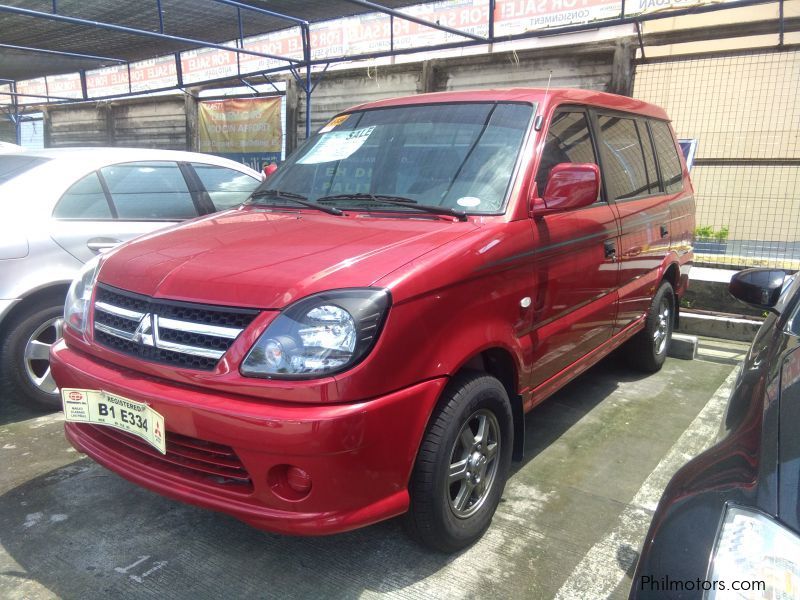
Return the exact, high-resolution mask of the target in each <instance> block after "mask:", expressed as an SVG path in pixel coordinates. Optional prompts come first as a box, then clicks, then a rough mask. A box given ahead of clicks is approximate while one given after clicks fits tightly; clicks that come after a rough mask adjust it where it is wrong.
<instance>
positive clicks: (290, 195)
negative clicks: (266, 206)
mask: <svg viewBox="0 0 800 600" xmlns="http://www.w3.org/2000/svg"><path fill="white" fill-rule="evenodd" d="M256 198H278V199H284V200H290V201H292V202H295V203H297V204H301V205H302V206H307V207H308V208H316V209H317V210H321V211H322V212H324V213H328V214H329V215H336V216H341V215H343V214H344V213H343V212H342V211H341V210H339V209H338V208H335V207H333V206H324V205H321V204H317V203H316V202H311V201H310V200H309V199H308V198H307V197H305V196H303V195H302V194H295V193H294V192H284V191H282V190H272V189H270V190H256V191H255V192H253V193H252V195H251V196H250V198H249V199H248V201H247V203H248V204H257V203H256V202H254V200H255V199H256Z"/></svg>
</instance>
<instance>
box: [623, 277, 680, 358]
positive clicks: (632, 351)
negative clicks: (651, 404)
mask: <svg viewBox="0 0 800 600" xmlns="http://www.w3.org/2000/svg"><path fill="white" fill-rule="evenodd" d="M665 311H666V315H665ZM674 324H675V292H674V291H673V289H672V285H671V284H670V283H669V282H668V281H662V282H661V285H660V286H659V288H658V291H656V295H655V296H654V297H653V302H652V303H651V304H650V308H649V310H648V311H647V317H646V318H645V326H644V329H642V331H640V332H639V333H637V334H636V335H635V336H633V337H632V338H631V339H630V340H629V341H628V343H627V344H626V346H625V354H626V357H627V359H628V362H629V363H630V364H631V366H633V367H635V368H636V369H639V370H640V371H645V372H646V373H655V372H656V371H659V370H660V369H661V367H662V365H663V364H664V361H665V360H666V359H667V353H668V352H669V344H670V341H671V340H672V329H673V326H674ZM659 332H660V333H661V337H659V338H657V337H656V334H657V333H659Z"/></svg>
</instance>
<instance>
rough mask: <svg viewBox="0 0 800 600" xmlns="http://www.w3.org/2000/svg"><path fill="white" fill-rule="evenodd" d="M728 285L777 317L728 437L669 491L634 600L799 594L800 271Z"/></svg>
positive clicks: (755, 349)
mask: <svg viewBox="0 0 800 600" xmlns="http://www.w3.org/2000/svg"><path fill="white" fill-rule="evenodd" d="M730 292H731V294H733V295H734V296H735V297H736V298H738V299H740V300H743V301H745V302H747V303H748V304H751V305H754V306H757V307H759V308H763V309H765V310H768V311H769V314H768V316H767V318H766V320H765V322H764V325H763V326H762V327H761V329H760V330H759V332H758V335H757V336H756V339H755V341H754V342H753V345H752V347H751V348H750V352H749V354H748V355H747V358H746V359H745V361H744V364H743V365H742V370H741V373H740V374H739V378H738V380H737V382H736V385H735V387H734V390H733V393H732V394H731V398H730V401H729V404H728V408H727V411H726V414H725V418H724V421H723V424H722V430H721V434H720V438H721V439H720V441H719V442H718V443H717V444H716V445H715V446H713V447H712V448H710V449H709V450H707V451H706V452H704V453H703V454H701V455H699V456H698V457H696V458H695V459H694V460H692V461H691V462H689V463H688V464H687V465H685V466H684V467H683V468H682V469H681V470H680V471H678V473H677V474H676V475H675V476H674V477H673V478H672V481H671V482H670V483H669V485H668V486H667V489H666V491H665V492H664V495H663V497H662V498H661V502H660V503H659V505H658V509H657V510H656V513H655V515H654V517H653V521H652V523H651V525H650V531H649V532H648V534H647V538H646V539H645V543H644V547H643V549H642V555H641V557H640V559H639V564H638V566H637V569H636V574H635V576H634V580H633V586H632V589H631V595H630V597H631V598H709V599H712V598H776V599H789V598H800V495H799V494H800V277H798V276H794V277H792V276H788V275H786V274H785V273H784V272H783V271H779V270H773V269H748V270H745V271H741V272H740V273H737V274H736V275H735V276H734V278H733V280H732V281H731V284H730Z"/></svg>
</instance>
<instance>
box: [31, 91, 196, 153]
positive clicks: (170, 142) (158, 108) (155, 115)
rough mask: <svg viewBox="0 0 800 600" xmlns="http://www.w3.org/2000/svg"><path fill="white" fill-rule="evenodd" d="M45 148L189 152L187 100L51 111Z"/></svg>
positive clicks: (125, 102)
mask: <svg viewBox="0 0 800 600" xmlns="http://www.w3.org/2000/svg"><path fill="white" fill-rule="evenodd" d="M45 146H47V147H51V148H57V147H62V146H128V147H140V148H165V149H172V150H186V149H187V148H189V147H190V142H188V140H187V118H186V109H185V102H184V100H183V97H178V98H175V97H162V98H158V97H156V98H152V99H144V100H142V99H136V100H127V101H126V100H120V101H115V102H110V103H97V104H92V105H77V106H63V107H57V106H54V107H50V108H49V109H48V110H47V112H46V118H45Z"/></svg>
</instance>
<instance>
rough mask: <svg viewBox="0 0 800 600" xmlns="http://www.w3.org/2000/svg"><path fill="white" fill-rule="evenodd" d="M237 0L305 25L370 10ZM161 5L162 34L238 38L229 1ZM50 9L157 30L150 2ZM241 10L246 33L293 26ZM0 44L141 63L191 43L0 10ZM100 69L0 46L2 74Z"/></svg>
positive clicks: (336, 0) (41, 4)
mask: <svg viewBox="0 0 800 600" xmlns="http://www.w3.org/2000/svg"><path fill="white" fill-rule="evenodd" d="M238 1H239V2H241V3H242V4H247V5H250V6H253V7H256V8H263V9H266V10H270V11H274V12H278V13H282V14H286V15H289V16H292V17H296V18H299V19H303V20H306V21H308V22H311V23H314V22H318V21H326V20H328V19H335V18H339V17H346V16H352V15H358V14H364V13H367V12H370V10H369V9H367V8H362V7H361V6H358V5H356V4H353V3H350V2H346V1H342V0H304V1H298V0H238ZM2 4H5V5H7V6H15V7H19V8H25V9H29V10H36V11H39V12H50V11H51V10H52V4H51V2H49V1H46V2H45V1H43V0H3V1H2ZM379 4H382V5H383V6H386V7H388V8H402V7H405V6H411V5H414V4H420V0H415V1H408V0H383V1H382V2H379ZM161 6H162V11H163V13H162V15H163V22H164V33H167V34H170V35H175V36H180V37H188V38H194V39H200V40H204V41H208V42H213V43H221V42H227V41H230V40H233V39H236V38H238V37H239V25H238V19H237V9H236V8H235V7H233V6H229V5H225V4H220V3H217V2H213V1H211V0H162V1H161ZM57 9H58V14H62V15H66V16H70V17H77V18H81V19H88V20H92V21H100V22H105V23H113V24H115V25H123V26H126V27H134V28H137V29H145V30H148V31H154V32H158V31H159V27H160V24H159V18H158V11H157V8H156V2H153V1H150V2H142V1H141V0H134V1H131V0H128V1H121V0H93V1H91V2H87V1H86V0H58V1H57ZM241 14H242V24H243V29H244V35H245V37H248V36H253V35H258V34H262V33H269V32H272V31H278V30H280V29H286V28H287V27H292V23H291V22H288V21H286V20H283V19H277V18H273V17H269V16H267V15H263V14H258V13H256V12H253V11H250V10H242V11H241ZM0 42H2V43H4V44H12V45H16V46H25V47H32V48H40V49H44V50H58V51H66V52H79V53H82V54H92V55H97V56H106V57H111V58H118V59H123V60H126V61H137V60H144V59H147V58H154V57H157V56H163V55H166V54H170V53H173V52H178V51H181V50H187V49H190V48H196V47H197V46H193V45H190V44H185V43H180V42H174V41H166V40H155V39H150V38H145V37H141V36H137V35H131V34H127V33H118V32H111V31H107V30H102V29H97V28H93V27H88V26H83V25H73V24H65V23H57V22H55V21H49V20H44V19H39V18H33V17H29V16H23V15H15V14H8V13H0ZM99 66H103V65H102V63H98V62H97V61H85V60H81V59H74V58H65V57H58V56H52V55H44V54H39V53H32V52H21V51H17V50H9V49H7V48H0V78H3V79H14V80H21V79H32V78H35V77H41V76H43V75H57V74H60V73H72V72H75V71H78V70H81V69H93V68H98V67H99Z"/></svg>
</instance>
